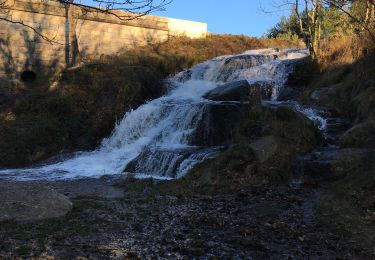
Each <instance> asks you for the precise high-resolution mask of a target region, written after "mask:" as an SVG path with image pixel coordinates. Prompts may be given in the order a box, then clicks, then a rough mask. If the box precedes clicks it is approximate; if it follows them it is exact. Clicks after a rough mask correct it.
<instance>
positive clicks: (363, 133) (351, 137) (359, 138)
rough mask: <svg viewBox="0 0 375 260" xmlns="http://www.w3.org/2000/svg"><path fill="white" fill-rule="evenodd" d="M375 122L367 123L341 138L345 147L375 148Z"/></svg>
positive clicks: (361, 124) (356, 126) (341, 142)
mask: <svg viewBox="0 0 375 260" xmlns="http://www.w3.org/2000/svg"><path fill="white" fill-rule="evenodd" d="M374 133H375V122H374V121H366V122H363V123H360V124H357V125H355V126H353V127H352V128H350V129H349V130H347V131H346V132H345V133H344V134H343V135H342V136H341V138H340V140H339V142H340V145H341V146H343V147H375V135H374Z"/></svg>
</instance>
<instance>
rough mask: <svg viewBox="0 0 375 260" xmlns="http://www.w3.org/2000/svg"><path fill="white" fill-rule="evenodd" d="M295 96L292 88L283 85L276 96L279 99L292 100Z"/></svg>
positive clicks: (295, 93)
mask: <svg viewBox="0 0 375 260" xmlns="http://www.w3.org/2000/svg"><path fill="white" fill-rule="evenodd" d="M296 96H297V92H296V91H295V90H293V89H292V88H288V87H284V88H282V89H281V90H280V93H279V95H278V97H277V100H279V101H287V100H294V99H295V98H296Z"/></svg>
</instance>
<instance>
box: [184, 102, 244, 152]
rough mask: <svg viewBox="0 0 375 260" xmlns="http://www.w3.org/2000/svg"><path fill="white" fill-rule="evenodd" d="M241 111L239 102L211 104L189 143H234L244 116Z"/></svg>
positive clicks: (208, 144) (199, 144) (201, 144)
mask: <svg viewBox="0 0 375 260" xmlns="http://www.w3.org/2000/svg"><path fill="white" fill-rule="evenodd" d="M241 111H242V107H241V105H239V104H233V103H218V104H209V105H208V106H207V108H206V110H205V112H204V114H203V117H202V119H201V120H200V122H199V124H198V127H197V128H196V130H195V133H194V135H193V136H192V139H191V141H190V143H189V144H191V145H196V146H215V145H226V144H230V143H232V142H233V140H234V138H235V134H236V129H237V128H238V126H239V122H240V119H241V116H242V114H241Z"/></svg>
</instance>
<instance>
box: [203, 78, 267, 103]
mask: <svg viewBox="0 0 375 260" xmlns="http://www.w3.org/2000/svg"><path fill="white" fill-rule="evenodd" d="M272 89H273V82H270V81H258V82H254V83H251V84H250V83H249V82H248V81H247V80H239V81H234V82H230V83H227V84H224V85H221V86H219V87H217V88H215V89H213V90H211V91H210V92H208V93H207V94H206V95H205V96H204V97H205V98H207V99H210V100H215V101H241V100H246V99H247V98H248V97H249V96H250V95H251V94H252V93H253V92H257V93H260V94H261V97H262V98H263V99H270V98H271V96H272Z"/></svg>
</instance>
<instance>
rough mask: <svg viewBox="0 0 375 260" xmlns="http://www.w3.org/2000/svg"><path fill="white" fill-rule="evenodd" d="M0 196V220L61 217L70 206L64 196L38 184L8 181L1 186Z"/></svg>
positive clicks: (69, 202) (70, 203)
mask: <svg viewBox="0 0 375 260" xmlns="http://www.w3.org/2000/svg"><path fill="white" fill-rule="evenodd" d="M0 198H1V200H0V221H6V220H21V221H24V220H41V219H47V218H55V217H61V216H64V215H65V214H66V213H68V212H69V211H70V210H71V208H72V202H71V201H70V200H69V199H68V198H67V197H66V196H64V195H62V194H59V193H58V192H56V191H55V190H53V189H51V188H48V187H45V186H41V185H40V184H39V185H26V184H15V183H9V184H7V185H6V186H5V185H4V187H1V189H0Z"/></svg>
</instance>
